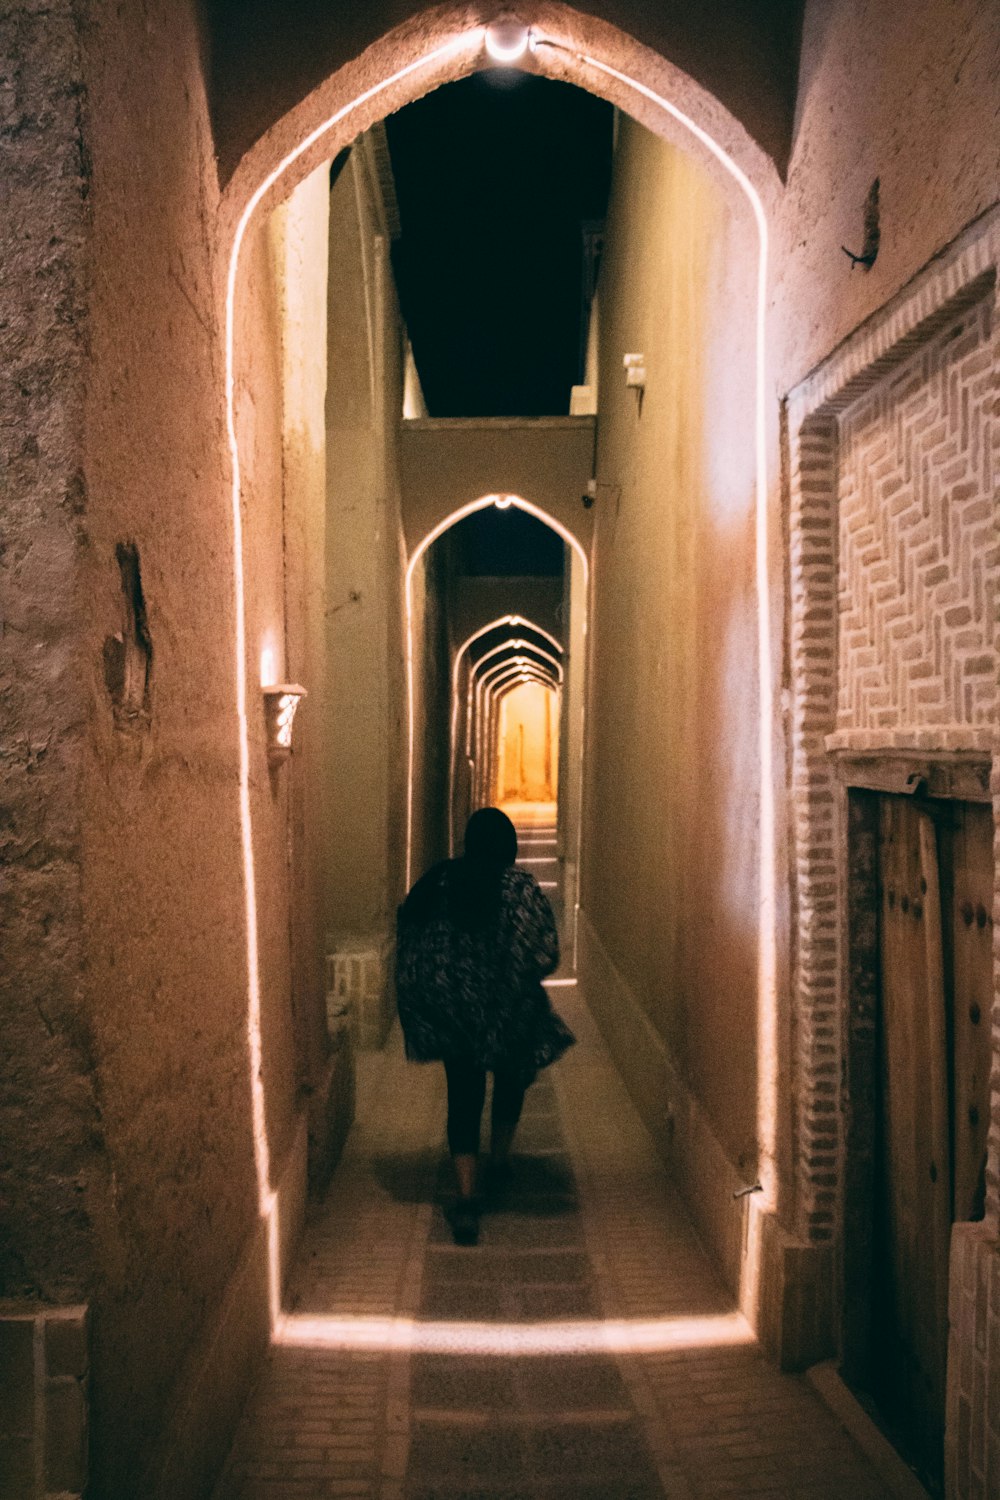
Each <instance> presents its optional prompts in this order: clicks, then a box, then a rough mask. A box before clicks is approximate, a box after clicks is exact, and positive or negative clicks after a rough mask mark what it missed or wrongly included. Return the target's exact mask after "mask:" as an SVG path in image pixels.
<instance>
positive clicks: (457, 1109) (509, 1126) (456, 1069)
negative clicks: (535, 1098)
mask: <svg viewBox="0 0 1000 1500" xmlns="http://www.w3.org/2000/svg"><path fill="white" fill-rule="evenodd" d="M444 1071H445V1074H446V1076H447V1079H448V1150H449V1151H450V1152H451V1154H452V1156H476V1155H477V1154H478V1152H479V1125H480V1121H481V1120H482V1117H483V1104H484V1103H485V1101H486V1069H485V1068H480V1067H478V1066H477V1065H476V1064H475V1063H473V1062H468V1061H467V1060H465V1059H463V1058H449V1059H447V1060H446V1062H445V1065H444ZM523 1104H524V1084H523V1083H521V1082H519V1081H518V1080H517V1079H516V1078H514V1077H512V1076H511V1075H510V1074H509V1073H503V1072H495V1073H494V1074H493V1105H492V1108H491V1112H490V1113H491V1124H492V1127H493V1129H494V1131H496V1130H504V1129H506V1130H513V1129H514V1126H515V1125H516V1124H517V1122H518V1120H519V1119H520V1118H521V1108H522V1106H523Z"/></svg>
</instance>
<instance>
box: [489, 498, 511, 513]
mask: <svg viewBox="0 0 1000 1500" xmlns="http://www.w3.org/2000/svg"><path fill="white" fill-rule="evenodd" d="M513 498H514V497H513V495H498V496H497V497H496V499H495V500H494V502H493V504H494V505H495V506H496V508H497V510H509V508H510V504H511V501H512V500H513Z"/></svg>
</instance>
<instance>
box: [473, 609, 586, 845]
mask: <svg viewBox="0 0 1000 1500" xmlns="http://www.w3.org/2000/svg"><path fill="white" fill-rule="evenodd" d="M504 626H509V627H510V628H511V629H512V630H513V629H517V630H527V631H533V632H534V633H535V634H536V635H540V636H541V637H542V638H543V640H546V641H548V642H549V643H550V644H551V645H552V646H554V647H555V649H556V650H557V651H558V652H559V653H560V654H562V652H563V646H562V643H561V642H560V641H558V640H557V639H556V637H555V636H554V635H552V633H551V632H550V631H548V630H546V629H544V627H543V626H541V625H536V624H535V622H534V621H533V620H528V619H526V618H525V617H524V616H523V615H516V614H515V615H498V616H497V618H496V619H495V620H490V621H489V622H488V623H487V624H486V625H481V626H480V627H479V629H478V630H474V631H473V632H472V634H471V635H469V636H467V637H466V639H465V640H464V641H463V642H462V644H461V645H460V646H459V648H458V650H457V651H456V652H455V658H454V661H453V662H452V668H451V714H450V724H451V731H450V742H449V755H448V847H449V849H450V850H451V852H452V854H454V852H455V771H456V761H457V757H458V680H459V675H460V672H461V668H462V662H463V661H464V659H465V657H466V654H467V653H469V652H470V651H471V650H472V647H473V646H474V645H475V643H476V642H477V641H478V640H482V639H483V637H484V636H488V635H490V634H491V633H492V632H493V631H495V630H502V629H503V628H504ZM480 660H481V658H480ZM466 715H467V719H469V720H470V721H471V715H470V714H469V707H468V705H466ZM469 727H470V725H469V723H468V722H467V724H466V735H465V749H466V754H468V752H469Z"/></svg>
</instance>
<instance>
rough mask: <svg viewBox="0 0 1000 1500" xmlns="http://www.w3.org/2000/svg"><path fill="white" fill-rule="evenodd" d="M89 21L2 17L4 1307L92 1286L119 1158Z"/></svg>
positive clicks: (0, 1067)
mask: <svg viewBox="0 0 1000 1500" xmlns="http://www.w3.org/2000/svg"><path fill="white" fill-rule="evenodd" d="M82 69H83V60H82V58H81V56H80V51H79V44H78V36H77V28H76V18H75V15H74V12H73V11H72V9H71V8H70V7H69V6H68V5H67V6H65V7H56V8H54V9H53V8H49V9H46V10H44V11H41V10H39V9H38V8H37V7H36V6H35V5H32V4H24V5H19V4H13V5H9V6H7V7H5V9H4V13H3V15H2V16H0V79H2V84H0V158H2V172H3V182H4V189H3V192H4V208H3V213H2V214H0V260H2V264H3V267H4V285H5V288H6V289H9V290H8V291H7V292H6V294H5V295H4V300H3V311H2V315H0V410H2V412H3V417H2V419H0V482H2V486H3V502H2V511H3V522H2V534H0V715H2V730H0V808H2V813H0V862H2V865H3V867H4V868H3V878H2V880H0V1200H2V1202H3V1205H4V1209H3V1218H4V1221H5V1229H4V1230H3V1231H0V1295H4V1296H10V1297H17V1296H22V1295H27V1296H34V1297H39V1296H40V1297H44V1298H47V1299H54V1300H65V1299H69V1300H73V1299H74V1298H75V1297H78V1296H85V1295H86V1293H87V1291H88V1290H89V1287H90V1285H91V1283H92V1278H93V1260H94V1246H93V1221H94V1219H95V1218H96V1219H100V1218H101V1217H102V1216H103V1215H104V1214H105V1212H106V1209H107V1188H108V1183H107V1175H108V1174H107V1160H106V1157H105V1156H104V1152H103V1148H102V1142H101V1130H100V1103H99V1098H98V1094H97V1090H96V1089H95V1083H94V1078H93V1075H92V1064H93V1036H92V1031H91V1027H90V1021H89V1016H88V1014H87V1009H86V1006H85V1005H84V1003H83V997H82V995H81V987H80V962H81V942H82V932H81V925H82V911H81V893H80V783H81V775H82V760H83V742H84V734H85V713H86V693H85V690H84V687H83V683H82V672H81V662H82V651H83V643H82V641H81V638H80V590H79V568H80V563H81V558H82V556H83V555H84V554H85V552H86V548H87V546H88V531H87V520H86V509H87V487H86V478H85V476H84V474H83V472H82V465H81V453H80V441H81V433H82V427H83V394H84V389H83V382H84V371H85V361H86V316H87V299H88V293H89V284H88V276H87V267H88V264H89V255H88V236H89V232H90V224H89V218H88V207H87V196H88V192H89V190H90V185H91V184H90V168H89V162H88V159H87V155H86V151H85V148H84V144H83V134H82V119H81V76H82Z"/></svg>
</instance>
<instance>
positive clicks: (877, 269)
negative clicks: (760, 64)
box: [771, 0, 1000, 395]
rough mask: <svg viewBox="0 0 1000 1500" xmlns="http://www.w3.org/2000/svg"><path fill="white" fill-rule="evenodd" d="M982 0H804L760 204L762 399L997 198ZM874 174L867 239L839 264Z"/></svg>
mask: <svg viewBox="0 0 1000 1500" xmlns="http://www.w3.org/2000/svg"><path fill="white" fill-rule="evenodd" d="M998 117H1000V10H998V8H997V6H996V5H994V4H992V3H991V0H954V3H951V4H943V3H942V0H912V3H909V4H907V5H905V6H898V5H886V4H882V5H872V4H869V3H867V0H837V3H836V4H830V3H828V0H809V3H808V4H807V6H806V8H805V23H804V29H803V38H802V57H801V64H800V76H799V90H798V102H797V105H796V110H795V129H794V135H793V138H792V150H791V155H790V159H789V164H788V178H787V191H786V192H785V193H784V194H783V196H782V198H781V199H780V201H778V202H776V203H775V204H774V207H773V213H772V229H773V246H772V262H771V263H772V297H773V306H774V313H773V317H772V321H771V327H772V333H773V343H772V354H773V361H774V363H773V367H772V368H773V374H774V377H775V380H776V394H778V395H783V394H784V393H785V392H786V391H787V390H788V389H789V388H790V387H791V386H792V385H794V384H795V383H796V382H797V381H798V380H800V379H801V378H802V376H803V375H805V374H806V372H807V371H808V370H810V369H811V368H812V367H813V366H814V365H815V364H817V363H818V362H819V360H821V359H822V358H823V357H824V356H825V355H827V354H828V353H829V352H830V351H831V350H832V349H833V348H834V347H835V346H836V345H837V344H838V343H839V342H840V341H841V339H843V338H844V337H845V336H846V335H847V334H848V333H850V332H851V330H852V329H854V328H856V327H857V326H858V324H859V323H860V322H861V321H862V320H863V319H864V318H866V317H868V316H869V315H870V314H871V313H872V312H874V311H875V309H876V308H878V307H881V306H882V304H883V303H884V302H886V301H887V300H888V299H889V297H891V296H892V295H893V293H894V292H896V291H897V290H898V289H899V288H900V287H901V286H903V285H904V284H905V283H906V282H907V281H908V280H909V279H910V278H911V277H912V276H914V275H915V274H916V272H917V271H918V270H919V269H920V268H921V266H923V265H924V264H926V262H927V261H928V260H929V259H930V258H931V257H932V256H933V255H934V254H936V252H937V251H939V250H941V249H943V247H944V246H945V245H947V244H949V243H950V241H951V240H953V239H954V238H955V237H956V235H957V234H958V233H959V232H960V231H961V230H962V229H963V228H964V227H965V225H966V224H968V223H970V222H971V220H973V219H974V218H976V217H977V216H978V215H979V214H981V213H983V212H984V211H985V210H986V209H987V208H989V207H990V206H991V204H993V203H995V202H996V201H997V198H998V196H1000V129H998V128H997V122H998ZM876 177H877V178H878V179H879V182H880V204H881V231H882V232H881V248H880V250H879V254H878V259H877V261H876V262H875V265H874V267H873V268H872V269H871V270H870V271H865V270H862V269H861V268H860V267H859V268H856V269H855V270H853V271H852V270H851V265H850V262H849V261H848V259H847V257H846V256H845V255H844V254H843V252H842V251H841V248H840V247H841V245H846V246H847V247H848V248H849V249H851V250H854V251H855V252H857V251H858V250H860V249H861V241H862V239H863V232H862V210H863V205H864V201H865V196H866V194H867V193H868V190H869V188H870V186H871V184H872V182H873V181H874V179H875V178H876Z"/></svg>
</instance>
